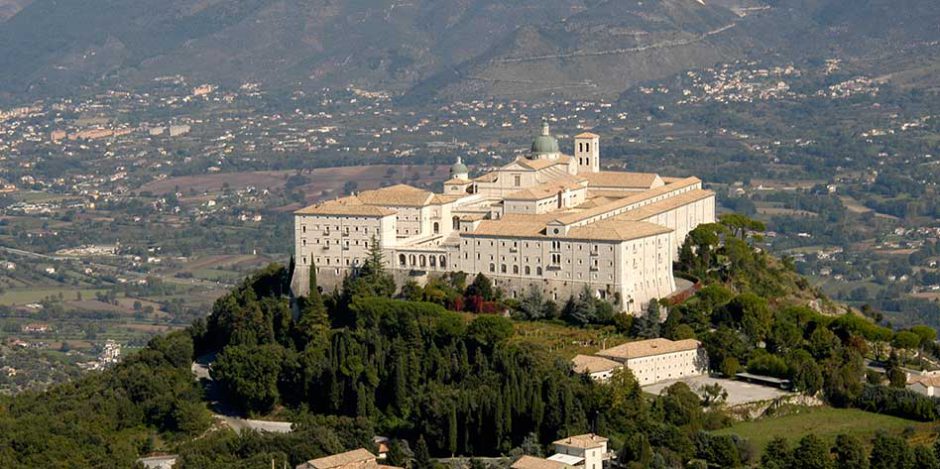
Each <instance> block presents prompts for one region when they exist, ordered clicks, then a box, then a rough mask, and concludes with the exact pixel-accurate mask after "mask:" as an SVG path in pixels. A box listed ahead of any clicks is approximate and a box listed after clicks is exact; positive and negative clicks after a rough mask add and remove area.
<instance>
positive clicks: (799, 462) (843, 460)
mask: <svg viewBox="0 0 940 469" xmlns="http://www.w3.org/2000/svg"><path fill="white" fill-rule="evenodd" d="M938 450H940V448H931V447H928V446H914V447H912V446H911V445H910V444H909V443H908V442H907V440H905V439H904V438H902V437H899V436H893V435H889V434H887V433H884V432H878V433H876V434H875V436H874V437H873V438H872V440H871V451H870V452H867V451H866V449H865V447H864V446H863V445H862V442H861V441H859V440H858V439H857V438H855V437H853V436H850V435H845V434H842V435H838V436H837V437H836V439H835V442H834V444H833V445H832V446H830V445H829V444H827V443H826V442H825V441H823V440H822V439H820V438H819V437H817V436H816V435H813V434H809V435H806V436H804V437H803V438H801V439H800V440H799V442H798V443H797V446H796V447H793V448H791V447H790V444H789V442H788V441H787V440H786V439H785V438H782V437H776V438H774V439H773V440H771V441H770V443H768V444H767V446H766V447H765V449H764V455H763V456H762V457H761V464H760V465H761V468H762V469H778V468H779V469H785V468H793V469H869V468H871V469H889V468H890V469H914V468H917V469H936V468H938V467H940V462H938V459H937V457H938V456H937V452H938Z"/></svg>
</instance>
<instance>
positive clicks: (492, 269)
mask: <svg viewBox="0 0 940 469" xmlns="http://www.w3.org/2000/svg"><path fill="white" fill-rule="evenodd" d="M490 272H496V264H493V263H490Z"/></svg>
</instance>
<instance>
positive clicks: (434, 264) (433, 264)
mask: <svg viewBox="0 0 940 469" xmlns="http://www.w3.org/2000/svg"><path fill="white" fill-rule="evenodd" d="M428 265H430V266H431V267H437V257H436V256H428Z"/></svg>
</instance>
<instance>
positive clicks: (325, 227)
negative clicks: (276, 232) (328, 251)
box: [300, 225, 379, 234]
mask: <svg viewBox="0 0 940 469" xmlns="http://www.w3.org/2000/svg"><path fill="white" fill-rule="evenodd" d="M330 228H333V229H332V230H331V229H330ZM353 228H354V229H353V230H352V231H350V230H349V226H344V227H343V233H346V234H349V233H350V232H352V233H358V232H360V229H359V228H360V226H359V225H355V226H354V227H353ZM361 228H362V230H361V231H362V232H363V233H366V234H368V233H369V227H367V226H363V227H361ZM311 229H312V230H313V231H318V230H319V229H320V225H313V226H312V227H311ZM323 231H325V232H327V233H329V232H331V231H336V232H339V231H340V229H339V225H332V226H330V225H323ZM300 232H301V233H303V234H307V225H300ZM374 232H375V234H379V229H378V227H376V228H375V230H374Z"/></svg>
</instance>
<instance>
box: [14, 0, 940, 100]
mask: <svg viewBox="0 0 940 469" xmlns="http://www.w3.org/2000/svg"><path fill="white" fill-rule="evenodd" d="M936 10H938V9H936V8H933V7H932V5H931V2H930V1H929V0H902V2H901V4H900V5H896V4H895V3H894V2H889V1H888V0H874V1H872V2H868V3H866V4H865V5H861V6H858V5H855V2H852V1H850V0H721V1H719V2H707V1H706V2H705V3H704V4H702V3H700V2H698V1H696V0H659V1H643V2H640V1H637V2H633V1H631V2H614V1H610V0H545V1H535V0H515V1H513V2H509V3H506V2H498V1H495V0H443V1H437V2H431V0H417V1H415V2H413V3H407V4H402V3H397V2H394V1H392V0H381V1H374V2H366V1H362V0H333V1H328V0H312V1H305V0H233V1H225V2H221V1H217V0H168V1H166V2H161V3H160V4H156V3H154V2H148V1H146V0H105V1H104V2H103V4H102V5H100V7H99V8H94V9H92V8H88V7H87V6H86V5H84V4H81V3H80V2H58V1H56V0H7V1H5V2H0V93H4V95H5V96H6V97H8V98H9V97H15V96H23V95H26V96H43V95H49V94H67V93H74V92H76V91H77V90H82V89H86V88H90V89H100V88H102V87H111V88H121V87H134V86H139V85H141V84H143V83H147V82H150V81H152V80H153V79H154V78H157V77H160V76H168V75H182V76H185V77H187V79H188V80H190V81H192V82H194V83H200V82H213V83H219V84H223V85H239V84H242V83H245V82H261V83H264V84H265V85H268V86H270V87H274V88H278V87H280V88H287V89H303V88H313V89H316V88H322V87H346V86H356V87H361V88H367V89H381V90H385V91H389V92H392V93H393V94H397V95H403V96H405V97H406V98H410V99H411V100H414V101H426V100H429V99H431V100H433V99H454V98H464V97H468V96H481V95H485V96H498V97H541V96H545V95H551V94H555V95H563V96H571V97H589V96H616V95H618V94H619V93H621V92H622V91H624V89H626V88H629V87H631V86H634V85H636V84H637V83H641V82H644V81H649V80H655V79H660V78H664V77H667V76H670V75H673V74H675V73H678V72H681V71H683V70H688V69H696V68H702V67H708V66H711V65H714V64H715V63H719V62H726V61H731V60H739V59H754V58H766V57H779V58H780V59H781V60H790V61H801V60H806V59H808V58H814V59H820V58H837V59H845V60H850V61H851V60H855V61H858V62H859V63H860V64H861V66H863V67H864V68H866V69H867V70H870V71H871V72H872V74H873V75H878V76H880V75H889V74H891V73H897V72H903V68H904V67H912V68H915V69H916V68H920V67H923V66H924V63H918V60H917V59H919V58H920V57H921V56H922V55H924V54H918V53H917V52H916V51H912V50H911V47H912V46H914V45H916V44H925V46H924V47H927V48H936V47H937V46H936V43H935V42H934V41H937V39H940V38H938V36H940V34H937V32H936V30H935V27H931V25H934V26H935V24H936V23H937V22H938V21H940V13H938V12H937V11H936ZM3 12H7V13H6V14H10V13H15V14H13V16H11V17H8V18H7V19H6V20H5V21H4V20H3V19H2V18H3V16H2V15H3V14H4V13H3ZM49 31H56V34H49ZM930 44H934V45H933V46H931V45H930ZM898 57H910V58H911V60H909V61H908V64H907V65H905V63H904V62H903V61H901V60H898ZM929 57H930V60H929V62H928V63H927V70H928V71H929V70H932V68H930V67H931V66H932V65H933V64H935V62H934V59H933V56H932V55H930V56H929ZM921 62H922V61H921ZM886 64H887V65H886ZM887 66H897V67H900V68H901V69H900V70H890V69H886V68H885V67H887ZM922 75H929V74H922ZM918 80H922V78H921V79H918Z"/></svg>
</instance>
